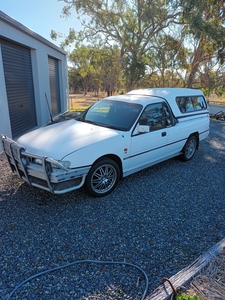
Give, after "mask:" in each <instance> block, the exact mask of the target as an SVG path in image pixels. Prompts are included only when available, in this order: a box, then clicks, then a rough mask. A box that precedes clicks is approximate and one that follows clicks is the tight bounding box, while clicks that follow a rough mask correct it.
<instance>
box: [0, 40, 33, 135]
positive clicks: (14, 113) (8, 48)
mask: <svg viewBox="0 0 225 300" xmlns="http://www.w3.org/2000/svg"><path fill="white" fill-rule="evenodd" d="M0 46H1V51H2V60H3V69H4V76H5V84H6V93H7V98H8V107H9V115H10V123H11V130H12V137H13V138H16V137H19V136H20V135H22V134H23V133H25V132H27V131H29V130H31V129H33V128H34V127H36V126H37V118H36V108H35V98H34V87H33V75H32V66H31V55H30V49H28V48H26V47H22V46H20V45H17V44H14V43H12V42H9V41H6V40H3V39H0Z"/></svg>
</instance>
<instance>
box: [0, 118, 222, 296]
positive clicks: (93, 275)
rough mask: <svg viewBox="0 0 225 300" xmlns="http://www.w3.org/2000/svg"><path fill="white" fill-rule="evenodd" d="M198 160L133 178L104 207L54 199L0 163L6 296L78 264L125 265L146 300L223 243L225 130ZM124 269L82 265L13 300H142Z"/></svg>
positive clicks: (216, 132) (1, 289) (76, 195)
mask: <svg viewBox="0 0 225 300" xmlns="http://www.w3.org/2000/svg"><path fill="white" fill-rule="evenodd" d="M210 129H211V131H210V136H209V137H208V138H207V139H206V140H204V141H203V142H202V143H201V145H200V149H199V150H198V151H197V153H196V155H195V156H194V158H193V160H192V161H190V162H187V163H184V162H181V161H180V160H179V159H178V158H174V159H171V160H169V161H166V162H163V163H161V164H158V165H156V166H153V167H151V168H149V169H146V170H144V171H141V172H139V173H137V174H134V175H131V176H129V177H127V178H125V179H124V180H123V181H121V182H120V183H119V185H118V187H117V188H116V190H115V191H114V192H113V193H111V194H110V195H108V196H105V197H103V198H93V197H90V196H89V195H87V194H86V192H85V191H84V190H82V189H81V190H79V191H75V192H71V193H68V194H65V195H51V194H50V193H48V192H45V191H42V190H39V189H36V188H32V187H30V186H28V185H27V184H26V183H23V182H22V181H21V180H20V179H18V178H17V176H16V175H14V174H12V173H11V171H10V169H9V167H8V165H7V163H6V160H5V157H4V156H3V154H1V155H0V170H1V172H0V209H1V211H0V213H1V218H0V235H1V247H0V295H1V296H0V297H2V299H6V298H7V296H8V295H9V293H10V292H11V291H12V290H13V289H14V288H15V287H16V286H17V285H18V284H19V283H21V282H22V281H24V280H26V279H27V278H29V277H31V276H33V275H34V274H37V273H39V272H43V271H45V270H47V269H52V268H55V267H58V266H63V265H65V264H68V263H72V262H76V261H79V260H103V261H125V262H128V263H132V264H135V265H137V266H139V267H141V268H142V269H143V270H144V271H145V272H146V274H147V276H148V278H149V289H148V294H150V293H151V292H153V290H154V289H155V288H157V287H158V286H159V285H160V283H161V279H162V277H171V276H172V275H174V274H176V273H177V272H178V271H180V270H181V269H182V268H184V267H186V266H188V265H189V264H190V263H192V262H193V261H194V260H195V259H196V258H198V256H199V255H201V254H202V253H204V252H205V251H207V250H208V249H209V248H210V247H212V246H213V245H214V244H215V243H217V242H218V241H220V240H221V239H222V238H224V236H225V222H224V219H225V205H224V199H225V198H224V195H225V122H219V121H214V120H212V121H211V125H210ZM144 288H145V278H144V276H143V274H142V273H141V272H140V271H139V270H138V269H136V268H133V267H131V266H127V265H126V266H125V265H123V266H122V265H113V264H112V265H111V264H110V265H108V264H101V265H100V264H94V263H81V264H74V265H71V266H69V267H67V268H64V269H60V270H57V271H54V272H51V273H48V274H43V275H41V276H39V277H37V278H35V279H33V280H31V281H29V282H27V283H26V284H25V285H23V286H22V287H21V288H20V289H18V290H17V291H16V293H15V294H14V295H13V296H12V297H11V298H10V299H23V300H25V299H29V300H30V299H63V300H64V299H79V300H81V299H82V300H84V299H101V300H102V299H132V300H134V299H140V298H141V296H142V293H143V291H144Z"/></svg>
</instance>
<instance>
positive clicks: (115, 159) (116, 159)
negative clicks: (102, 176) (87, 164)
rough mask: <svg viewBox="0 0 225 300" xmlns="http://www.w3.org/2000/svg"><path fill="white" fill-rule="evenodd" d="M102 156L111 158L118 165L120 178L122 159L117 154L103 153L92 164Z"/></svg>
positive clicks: (102, 157) (121, 174)
mask: <svg viewBox="0 0 225 300" xmlns="http://www.w3.org/2000/svg"><path fill="white" fill-rule="evenodd" d="M104 158H110V159H112V160H113V161H114V162H115V163H116V164H117V165H118V167H119V169H120V179H122V178H123V167H122V161H121V159H120V157H119V156H117V155H115V154H106V155H103V156H101V157H99V158H98V159H96V161H95V162H94V163H93V165H94V164H95V163H97V162H98V161H100V160H101V159H104Z"/></svg>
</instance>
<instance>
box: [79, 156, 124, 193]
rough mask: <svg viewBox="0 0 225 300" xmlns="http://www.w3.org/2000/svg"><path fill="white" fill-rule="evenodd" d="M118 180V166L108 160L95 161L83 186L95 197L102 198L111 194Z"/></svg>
mask: <svg viewBox="0 0 225 300" xmlns="http://www.w3.org/2000/svg"><path fill="white" fill-rule="evenodd" d="M119 178H120V169H119V167H118V165H117V164H116V163H115V162H114V161H113V160H112V159H110V158H103V159H101V160H99V161H97V162H96V163H95V164H94V165H93V166H92V168H91V169H90V171H89V173H88V175H87V177H86V181H85V186H86V188H87V190H88V192H89V193H90V194H91V195H93V196H95V197H102V196H105V195H107V194H109V193H111V192H112V191H113V190H114V188H115V187H116V185H117V183H118V180H119Z"/></svg>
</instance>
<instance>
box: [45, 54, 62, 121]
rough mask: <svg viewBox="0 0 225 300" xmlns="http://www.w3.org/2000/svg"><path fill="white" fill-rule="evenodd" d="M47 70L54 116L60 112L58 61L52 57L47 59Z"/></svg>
mask: <svg viewBox="0 0 225 300" xmlns="http://www.w3.org/2000/svg"><path fill="white" fill-rule="evenodd" d="M48 69H49V82H50V93H51V107H52V115H53V116H55V115H57V114H59V113H60V112H61V107H60V88H59V66H58V60H57V59H55V58H52V57H48Z"/></svg>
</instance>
